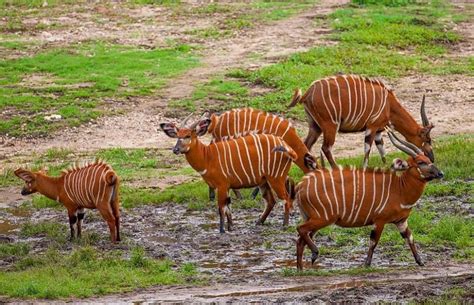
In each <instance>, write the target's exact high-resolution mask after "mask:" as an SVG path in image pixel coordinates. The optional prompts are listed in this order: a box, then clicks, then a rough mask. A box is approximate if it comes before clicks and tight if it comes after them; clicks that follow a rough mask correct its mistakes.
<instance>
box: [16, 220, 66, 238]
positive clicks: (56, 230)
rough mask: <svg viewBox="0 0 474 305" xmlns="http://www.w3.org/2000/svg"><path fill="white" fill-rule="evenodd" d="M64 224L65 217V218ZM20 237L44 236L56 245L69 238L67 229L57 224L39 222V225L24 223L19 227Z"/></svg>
mask: <svg viewBox="0 0 474 305" xmlns="http://www.w3.org/2000/svg"><path fill="white" fill-rule="evenodd" d="M65 222H66V217H65ZM20 236H22V237H35V236H46V237H47V238H48V239H50V240H53V241H55V242H57V243H60V244H63V243H65V242H66V240H67V238H69V228H67V227H66V226H65V225H63V224H60V223H57V222H50V221H45V222H39V223H29V222H28V223H25V224H24V225H23V226H22V227H21V232H20Z"/></svg>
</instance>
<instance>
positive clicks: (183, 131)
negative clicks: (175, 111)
mask: <svg viewBox="0 0 474 305" xmlns="http://www.w3.org/2000/svg"><path fill="white" fill-rule="evenodd" d="M192 115H193V114H192V113H191V114H190V115H188V116H187V117H186V118H185V119H184V120H183V121H182V122H181V124H180V126H179V127H177V126H176V125H175V124H174V123H161V124H160V128H161V130H163V131H164V133H165V134H166V135H167V136H168V137H170V138H175V139H178V140H177V142H176V145H175V146H174V147H173V153H175V154H176V155H178V154H186V153H188V152H189V151H190V149H191V147H192V146H193V145H194V144H196V142H197V141H198V140H197V137H200V136H203V135H205V134H206V133H207V129H208V128H209V125H210V123H211V120H210V119H209V118H207V117H204V115H203V116H202V117H201V119H199V120H198V121H197V122H195V123H194V124H192V125H190V126H186V125H187V122H188V121H189V119H190V118H191V116H192Z"/></svg>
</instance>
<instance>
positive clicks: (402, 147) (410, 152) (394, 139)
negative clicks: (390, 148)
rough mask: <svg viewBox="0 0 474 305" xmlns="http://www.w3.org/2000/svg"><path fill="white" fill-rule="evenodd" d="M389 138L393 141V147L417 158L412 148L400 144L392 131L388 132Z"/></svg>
mask: <svg viewBox="0 0 474 305" xmlns="http://www.w3.org/2000/svg"><path fill="white" fill-rule="evenodd" d="M388 137H389V138H390V141H392V143H393V145H395V147H396V148H398V149H400V150H401V151H403V152H404V153H407V154H409V155H410V156H412V157H415V156H416V153H415V152H414V151H413V150H411V149H410V148H408V147H406V146H404V145H402V144H401V143H399V142H398V141H397V140H396V138H395V136H394V133H393V132H391V131H388Z"/></svg>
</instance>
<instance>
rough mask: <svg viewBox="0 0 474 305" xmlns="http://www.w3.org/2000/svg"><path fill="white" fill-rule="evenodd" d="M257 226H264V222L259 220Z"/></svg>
mask: <svg viewBox="0 0 474 305" xmlns="http://www.w3.org/2000/svg"><path fill="white" fill-rule="evenodd" d="M255 225H256V226H263V220H261V219H259V220H257V222H256V223H255Z"/></svg>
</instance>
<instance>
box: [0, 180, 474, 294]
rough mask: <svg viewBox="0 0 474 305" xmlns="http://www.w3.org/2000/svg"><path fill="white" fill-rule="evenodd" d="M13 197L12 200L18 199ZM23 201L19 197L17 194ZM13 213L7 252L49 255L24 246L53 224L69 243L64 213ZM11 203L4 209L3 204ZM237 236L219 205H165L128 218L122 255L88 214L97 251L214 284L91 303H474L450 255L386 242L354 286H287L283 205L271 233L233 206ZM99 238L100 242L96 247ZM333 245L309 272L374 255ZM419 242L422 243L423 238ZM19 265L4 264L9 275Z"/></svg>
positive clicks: (323, 241)
mask: <svg viewBox="0 0 474 305" xmlns="http://www.w3.org/2000/svg"><path fill="white" fill-rule="evenodd" d="M11 191H14V189H12V190H11ZM17 191H18V190H17ZM10 200H11V201H10V203H8V207H5V206H3V208H2V209H1V210H0V216H1V218H3V219H7V221H6V222H3V224H2V225H1V226H0V240H2V241H3V242H27V243H28V244H29V245H30V246H31V249H32V252H33V253H43V252H45V251H46V250H47V248H48V247H49V246H50V245H51V242H52V240H51V239H50V238H48V237H46V236H41V235H40V236H36V237H34V238H26V237H22V236H21V235H20V234H19V232H20V227H21V226H22V225H23V224H24V223H26V222H34V223H37V222H55V223H62V224H64V236H65V237H66V236H67V234H68V228H67V225H66V224H67V217H66V212H65V211H64V210H63V209H54V208H47V209H38V210H34V209H31V208H28V209H25V207H24V199H23V198H20V197H17V198H16V199H15V198H13V197H11V198H10ZM467 200H468V198H465V199H464V200H463V199H459V198H457V197H454V196H453V197H449V198H436V199H435V198H425V199H422V200H420V207H422V206H423V205H424V204H427V202H429V201H431V202H434V203H435V204H436V210H441V211H443V212H444V213H449V211H454V210H456V211H458V212H459V211H461V213H463V214H466V215H469V217H474V211H472V209H470V205H469V204H468V203H467ZM2 201H3V200H2ZM234 204H235V205H236V207H235V208H234V209H233V214H234V220H235V227H234V230H233V231H232V232H227V233H226V234H220V233H219V232H218V217H217V213H216V209H215V207H214V205H213V204H209V206H208V207H207V208H205V209H204V210H198V211H196V210H191V209H188V208H187V207H186V206H185V205H180V204H176V203H167V204H162V205H160V206H143V207H138V208H133V209H127V210H125V211H123V214H122V215H123V216H122V228H123V229H122V237H123V242H122V243H121V244H119V245H115V246H114V245H111V244H110V242H109V240H108V235H107V232H108V231H107V227H106V224H105V223H104V222H103V220H102V219H101V218H100V216H99V215H98V213H97V212H96V211H87V214H86V219H85V222H84V236H86V238H87V236H89V238H92V240H93V241H92V244H93V245H94V246H95V247H97V248H98V249H99V251H109V250H112V249H130V248H132V247H135V246H141V247H144V248H145V250H146V253H147V255H148V256H150V257H154V258H167V259H170V260H172V261H174V262H176V263H177V264H178V265H180V264H182V263H186V262H192V263H194V264H195V265H196V266H197V267H198V270H199V272H200V273H201V274H202V275H203V277H204V278H206V281H207V284H206V285H205V287H199V288H192V287H187V288H180V287H162V288H151V289H145V290H142V291H139V292H135V293H127V294H120V295H114V296H108V297H104V298H98V299H96V298H94V299H87V300H84V301H93V302H114V303H115V302H133V303H135V302H147V303H148V302H160V301H176V302H178V301H180V302H181V301H182V302H185V301H191V300H192V301H202V302H235V301H238V302H241V301H243V302H295V301H296V302H309V301H311V302H313V301H318V302H319V301H324V302H325V301H328V302H343V301H347V300H351V302H352V301H353V302H373V301H403V302H406V301H410V300H414V301H422V300H425V299H432V298H434V297H440V296H443V294H445V293H447V291H450V290H452V289H464V292H465V294H464V298H468V299H469V298H471V297H472V296H474V290H473V288H472V279H473V277H474V268H473V267H472V265H470V264H465V263H464V264H463V263H456V260H454V259H453V255H454V250H453V249H451V248H448V247H446V248H443V249H440V248H439V247H430V246H428V245H424V246H421V247H419V251H420V253H421V256H422V259H423V260H424V261H425V262H426V266H424V267H418V266H417V265H416V264H415V262H414V260H413V258H412V257H411V253H410V252H409V249H408V247H403V248H400V247H395V246H394V245H393V244H390V243H389V244H387V243H383V242H381V243H380V244H379V247H378V248H377V250H376V253H375V256H374V260H373V267H376V268H377V271H375V272H374V273H368V274H361V275H346V276H342V275H340V276H317V277H311V276H304V277H295V276H284V274H285V272H288V271H291V270H294V269H295V268H296V267H295V264H296V261H295V251H296V250H295V241H296V231H295V227H294V225H295V224H296V223H297V222H298V221H299V216H298V215H297V213H296V212H294V213H293V214H292V217H291V221H290V226H289V228H287V229H283V228H282V221H283V218H282V214H283V207H282V205H279V206H277V207H276V208H275V210H274V211H273V212H272V213H271V214H270V217H269V218H268V220H267V223H266V224H265V225H263V226H256V225H255V221H256V219H257V217H258V215H259V214H260V213H261V212H262V209H263V203H262V207H255V208H241V207H239V206H238V201H236V200H234ZM91 236H94V237H91ZM334 237H335V236H332V235H326V236H321V235H317V236H316V241H317V243H318V246H320V247H322V248H324V249H326V251H323V252H322V254H321V256H320V258H319V259H318V260H317V262H316V263H315V265H313V266H311V264H310V262H309V253H307V254H306V265H305V268H306V269H312V270H325V271H329V270H333V271H335V272H337V271H338V270H339V271H340V270H341V269H348V268H357V267H360V266H362V264H363V261H364V258H365V255H366V251H367V245H368V236H364V237H355V238H356V239H357V240H354V242H353V245H351V246H340V245H338V244H337V243H336V242H335V240H334ZM415 240H416V236H415ZM74 247H75V244H74V243H72V242H69V241H68V242H65V243H64V244H62V245H61V250H62V251H65V252H69V251H71V250H72V249H73V248H74ZM13 263H14V260H11V259H6V260H3V261H0V267H3V268H8V267H9V266H11V264H13Z"/></svg>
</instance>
